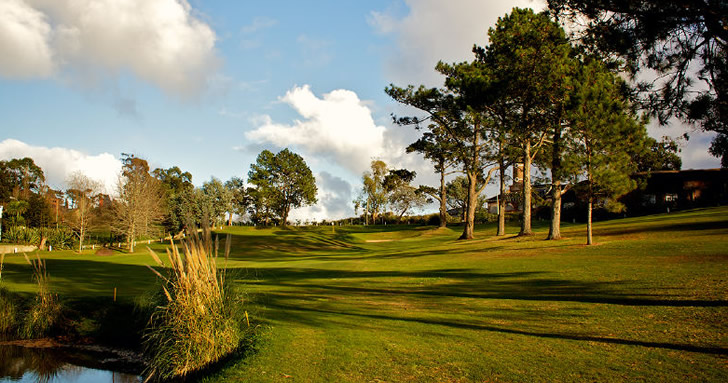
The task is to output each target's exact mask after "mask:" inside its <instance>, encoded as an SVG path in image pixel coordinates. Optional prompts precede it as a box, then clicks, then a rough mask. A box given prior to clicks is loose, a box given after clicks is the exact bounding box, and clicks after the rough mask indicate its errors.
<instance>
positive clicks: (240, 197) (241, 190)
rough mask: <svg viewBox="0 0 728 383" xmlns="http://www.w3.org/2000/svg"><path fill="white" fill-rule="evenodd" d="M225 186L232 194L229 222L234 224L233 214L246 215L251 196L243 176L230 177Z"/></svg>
mask: <svg viewBox="0 0 728 383" xmlns="http://www.w3.org/2000/svg"><path fill="white" fill-rule="evenodd" d="M225 188H226V189H228V190H229V191H230V194H231V195H232V201H231V211H230V220H229V222H228V224H232V222H233V214H237V215H238V216H240V217H242V216H244V215H245V213H246V212H247V210H248V206H249V205H250V197H249V196H248V192H247V189H246V187H245V181H243V179H242V178H238V177H233V178H231V179H229V180H228V181H226V182H225Z"/></svg>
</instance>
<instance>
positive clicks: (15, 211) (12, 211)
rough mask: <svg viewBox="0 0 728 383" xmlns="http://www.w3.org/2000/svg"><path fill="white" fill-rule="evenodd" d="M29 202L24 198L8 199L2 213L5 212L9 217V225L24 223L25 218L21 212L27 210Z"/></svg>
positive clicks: (21, 224)
mask: <svg viewBox="0 0 728 383" xmlns="http://www.w3.org/2000/svg"><path fill="white" fill-rule="evenodd" d="M29 207H30V204H29V203H28V201H25V200H15V201H10V202H9V203H8V204H7V206H6V208H5V212H4V213H3V215H5V214H7V215H8V216H9V218H10V225H11V226H23V225H25V218H24V217H23V214H24V213H25V212H26V211H27V210H28V208H29Z"/></svg>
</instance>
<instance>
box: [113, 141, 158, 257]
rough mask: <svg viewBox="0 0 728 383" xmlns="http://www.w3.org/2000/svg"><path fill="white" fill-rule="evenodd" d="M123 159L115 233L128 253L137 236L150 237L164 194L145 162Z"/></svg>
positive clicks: (135, 158) (129, 158)
mask: <svg viewBox="0 0 728 383" xmlns="http://www.w3.org/2000/svg"><path fill="white" fill-rule="evenodd" d="M125 156H126V157H125V158H124V160H123V161H124V167H123V170H122V175H121V176H120V177H119V183H118V195H119V196H118V198H117V200H116V204H115V211H116V223H115V230H116V231H117V232H119V233H122V234H123V235H124V236H125V237H126V239H127V241H128V248H129V251H130V252H133V251H134V240H135V239H136V238H137V237H138V236H140V235H150V234H152V232H153V229H154V227H155V226H156V224H157V223H159V222H160V220H161V218H162V216H163V213H164V209H163V204H164V192H163V189H162V187H161V185H160V182H159V180H157V179H156V178H154V177H152V176H151V175H150V174H149V165H148V164H147V161H145V160H143V159H141V158H137V157H134V156H133V155H125Z"/></svg>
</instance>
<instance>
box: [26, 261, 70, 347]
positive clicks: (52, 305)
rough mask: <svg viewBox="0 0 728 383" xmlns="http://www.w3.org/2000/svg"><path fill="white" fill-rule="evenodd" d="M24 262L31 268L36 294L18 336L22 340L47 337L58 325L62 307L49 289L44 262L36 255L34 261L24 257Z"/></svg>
mask: <svg viewBox="0 0 728 383" xmlns="http://www.w3.org/2000/svg"><path fill="white" fill-rule="evenodd" d="M25 260H26V261H28V263H29V264H30V265H31V266H33V278H34V279H35V281H36V283H37V284H38V293H37V294H36V296H35V300H34V301H33V303H32V304H31V305H30V308H29V309H28V312H27V313H26V314H25V318H24V320H23V323H22V325H21V326H20V329H19V335H20V336H21V337H23V338H39V337H43V336H46V335H48V334H49V333H50V332H51V330H53V328H54V327H55V326H56V325H57V324H58V323H60V318H61V311H62V307H61V304H60V303H59V301H58V297H57V296H56V295H55V294H52V293H51V291H50V289H49V286H48V284H49V283H48V280H49V279H48V272H47V271H46V264H45V261H44V260H42V259H40V256H39V255H38V254H37V253H36V259H30V258H28V256H27V255H25Z"/></svg>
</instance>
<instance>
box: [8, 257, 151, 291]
mask: <svg viewBox="0 0 728 383" xmlns="http://www.w3.org/2000/svg"><path fill="white" fill-rule="evenodd" d="M45 262H46V269H47V271H48V275H49V280H50V286H51V290H52V292H53V293H55V294H61V295H63V296H67V297H88V296H106V297H108V299H109V300H110V301H111V300H113V295H114V288H116V289H117V291H116V293H117V299H121V298H124V299H126V298H131V297H134V296H137V295H139V294H141V293H143V292H144V291H146V290H148V289H149V288H150V287H152V286H154V284H155V281H156V278H157V277H156V276H155V275H154V274H153V273H152V272H151V271H150V270H149V269H147V268H146V266H143V265H127V264H118V263H110V262H108V261H106V260H99V261H98V262H94V261H89V260H78V259H72V258H69V259H46V260H45ZM149 263H150V264H152V260H151V258H150V262H149ZM32 278H33V277H32V268H31V266H30V265H27V264H7V263H6V264H5V267H4V269H3V280H6V281H8V282H11V283H16V284H27V285H31V286H34V285H35V282H34V281H33V279H32Z"/></svg>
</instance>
